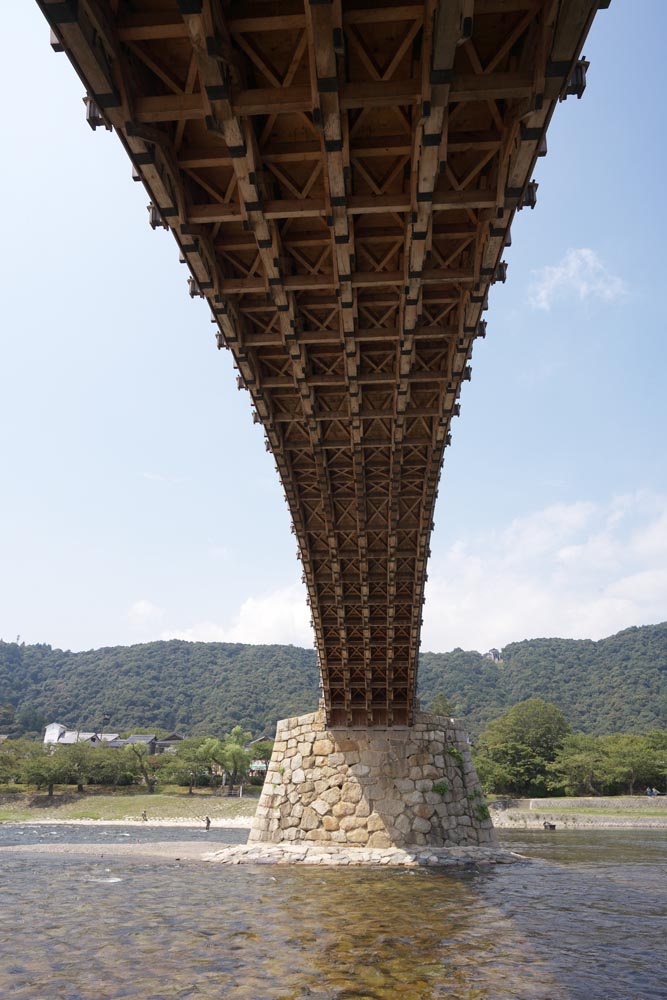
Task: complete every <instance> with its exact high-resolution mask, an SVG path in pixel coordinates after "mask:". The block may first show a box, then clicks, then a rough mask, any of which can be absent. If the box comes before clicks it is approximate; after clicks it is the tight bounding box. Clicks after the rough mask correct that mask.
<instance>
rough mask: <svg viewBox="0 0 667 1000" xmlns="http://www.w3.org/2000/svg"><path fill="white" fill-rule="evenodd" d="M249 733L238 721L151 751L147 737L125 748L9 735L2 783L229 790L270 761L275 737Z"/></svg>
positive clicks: (1, 752)
mask: <svg viewBox="0 0 667 1000" xmlns="http://www.w3.org/2000/svg"><path fill="white" fill-rule="evenodd" d="M250 738H251V734H250V733H249V732H246V731H244V730H243V729H242V727H241V726H235V727H234V729H232V731H231V732H230V733H228V734H226V735H225V736H224V737H222V739H220V738H218V737H213V736H201V737H193V738H191V739H186V740H181V741H180V742H179V743H178V744H177V746H176V747H175V749H174V750H173V751H168V752H166V753H163V754H151V753H150V752H149V749H148V747H147V746H146V744H144V743H131V744H128V745H127V746H125V747H123V748H122V749H111V748H108V747H104V746H91V745H90V744H89V743H72V744H69V745H66V746H57V745H53V744H44V743H37V742H35V741H33V740H26V739H17V740H5V741H4V742H3V743H2V744H0V784H6V785H9V784H18V785H25V786H34V787H36V788H38V789H46V791H47V793H48V795H49V796H53V794H54V789H55V787H56V785H71V786H76V789H77V791H78V792H79V793H83V792H85V790H86V787H87V786H89V785H106V786H111V787H113V788H114V789H116V788H118V787H119V786H129V785H138V784H140V785H143V786H144V787H145V789H146V791H147V792H149V793H153V792H154V791H155V789H156V787H157V785H158V783H159V784H176V785H183V786H186V785H187V786H188V791H189V793H190V794H192V792H193V790H194V788H195V787H196V786H197V785H210V786H217V785H220V787H221V788H223V789H224V788H227V789H228V790H229V792H230V794H231V791H232V790H233V788H234V786H236V785H238V784H239V783H241V782H243V781H244V780H245V779H246V778H247V776H248V772H249V770H250V768H251V765H252V763H253V762H255V761H258V760H259V761H261V762H262V763H265V764H267V765H268V762H269V760H270V759H271V751H272V748H273V741H272V740H261V741H259V742H257V743H254V744H253V745H252V746H251V747H249V746H248V742H249V740H250Z"/></svg>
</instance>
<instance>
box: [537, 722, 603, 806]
mask: <svg viewBox="0 0 667 1000" xmlns="http://www.w3.org/2000/svg"><path fill="white" fill-rule="evenodd" d="M547 770H548V772H549V774H550V775H551V778H550V781H549V785H550V787H551V788H552V789H553V790H561V789H562V790H563V791H564V792H565V794H566V795H600V794H602V793H603V792H604V790H605V787H606V786H607V785H609V784H610V783H611V781H612V780H613V779H612V775H611V773H610V767H609V759H608V755H607V754H606V753H605V749H604V747H603V746H602V744H601V741H600V738H599V737H598V736H590V735H588V734H587V733H571V734H570V735H568V736H566V737H565V740H564V741H563V744H562V746H561V747H559V749H558V751H557V752H556V756H555V758H554V760H553V762H552V763H551V764H549V765H548V768H547Z"/></svg>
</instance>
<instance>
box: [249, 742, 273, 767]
mask: <svg viewBox="0 0 667 1000" xmlns="http://www.w3.org/2000/svg"><path fill="white" fill-rule="evenodd" d="M273 742H274V741H273V740H259V742H258V743H253V745H252V746H251V747H250V752H251V754H252V756H253V758H254V760H261V762H262V763H263V764H265V765H266V767H267V769H268V767H269V764H270V763H271V755H272V754H273Z"/></svg>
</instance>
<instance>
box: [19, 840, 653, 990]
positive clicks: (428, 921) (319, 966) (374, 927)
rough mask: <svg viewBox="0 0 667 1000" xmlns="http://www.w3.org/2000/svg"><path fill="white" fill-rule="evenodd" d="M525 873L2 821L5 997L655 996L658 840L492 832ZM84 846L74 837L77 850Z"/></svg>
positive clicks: (513, 868)
mask: <svg viewBox="0 0 667 1000" xmlns="http://www.w3.org/2000/svg"><path fill="white" fill-rule="evenodd" d="M500 835H501V842H502V844H503V845H504V846H506V847H509V848H511V849H513V850H517V851H519V852H520V853H522V854H524V855H528V856H530V857H531V858H532V859H533V860H532V861H531V862H530V863H526V864H517V865H508V866H498V867H495V868H493V869H491V870H483V871H482V870H480V871H478V870H475V869H471V870H466V871H461V872H459V873H457V874H452V873H451V872H450V871H448V872H446V873H445V872H443V871H438V870H436V869H417V870H414V869H386V868H383V869H349V868H343V869H335V868H334V869H331V868H327V869H322V868H318V867H313V868H306V867H298V866H285V867H274V866H268V865H255V866H251V867H228V866H223V865H220V866H216V865H211V864H204V863H199V862H194V863H193V862H187V863H179V862H175V861H164V860H160V859H152V858H151V859H146V858H145V857H136V858H132V857H128V856H122V857H116V858H114V856H113V847H111V845H112V844H113V843H131V842H132V840H133V838H135V839H136V840H137V841H138V840H145V839H153V840H161V841H164V840H167V839H171V840H177V841H183V840H185V839H188V838H190V839H195V838H196V839H197V840H198V842H201V843H202V849H206V846H211V847H212V848H214V846H215V844H216V843H218V842H220V841H221V840H225V841H227V842H236V843H238V842H242V841H243V840H244V838H245V832H244V831H222V830H215V829H214V830H211V831H209V833H208V834H203V833H202V831H201V830H195V829H192V830H184V829H183V828H178V829H174V828H164V827H162V828H138V827H131V828H122V827H90V826H78V827H64V826H54V827H48V826H42V827H38V826H30V825H26V826H22V827H18V826H17V827H13V826H12V827H10V826H2V825H0V847H1V846H2V845H3V844H5V845H8V844H17V843H18V844H21V843H49V842H51V843H57V842H68V843H73V842H77V843H82V842H85V843H91V842H94V843H97V844H100V845H102V844H105V845H109V846H110V851H109V854H108V855H107V854H105V856H104V858H99V857H95V856H90V855H87V856H86V855H80V856H77V855H71V854H69V855H59V854H57V853H43V854H32V853H30V854H29V853H27V852H26V853H21V852H20V851H19V852H8V851H2V850H0V997H3V998H4V997H7V998H9V997H11V998H12V1000H28V998H29V1000H52V998H62V1000H120V998H131V1000H135V998H142V1000H163V998H164V1000H176V998H179V1000H180V998H183V1000H185V998H192V1000H195V998H196V1000H203V998H215V1000H221V998H223V997H224V1000H304V998H308V1000H390V998H391V1000H394V998H397V997H399V996H400V997H401V998H403V1000H435V998H441V997H443V998H444V997H447V998H456V1000H504V998H510V997H512V998H514V997H515V998H519V1000H538V998H539V1000H665V997H666V996H667V966H666V964H665V949H666V946H667V843H666V836H665V833H664V831H657V830H613V831H600V830H586V831H582V832H574V831H562V832H561V831H558V830H557V831H549V832H545V831H529V832H526V831H521V832H519V831H505V830H503V831H500ZM77 838H78V839H77Z"/></svg>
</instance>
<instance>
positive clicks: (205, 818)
mask: <svg viewBox="0 0 667 1000" xmlns="http://www.w3.org/2000/svg"><path fill="white" fill-rule="evenodd" d="M204 823H206V829H207V831H208V830H210V829H211V820H210V817H208V816H205V817H204Z"/></svg>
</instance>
